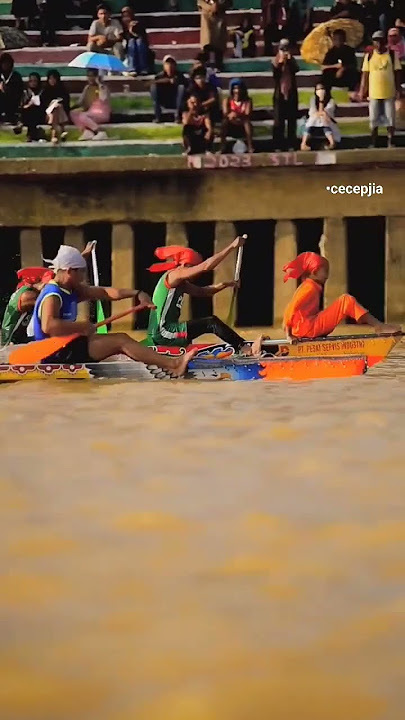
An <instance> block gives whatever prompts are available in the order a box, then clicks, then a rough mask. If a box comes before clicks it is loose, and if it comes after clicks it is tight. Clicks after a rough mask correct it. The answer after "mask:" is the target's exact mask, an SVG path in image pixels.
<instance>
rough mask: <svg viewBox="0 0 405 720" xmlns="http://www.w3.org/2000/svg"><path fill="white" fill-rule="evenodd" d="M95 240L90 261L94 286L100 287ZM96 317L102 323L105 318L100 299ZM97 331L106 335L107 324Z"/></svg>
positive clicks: (97, 304) (97, 302) (97, 303)
mask: <svg viewBox="0 0 405 720" xmlns="http://www.w3.org/2000/svg"><path fill="white" fill-rule="evenodd" d="M96 244H97V243H96V242H95V243H94V245H93V248H92V251H91V262H92V265H93V281H94V285H95V287H100V278H99V274H98V265H97V255H96ZM96 318H97V323H102V322H103V320H105V315H104V310H103V303H102V302H101V300H97V301H96ZM97 332H98V333H99V334H100V335H101V334H102V335H106V334H107V333H108V330H107V325H104V324H103V325H100V327H99V329H98V330H97Z"/></svg>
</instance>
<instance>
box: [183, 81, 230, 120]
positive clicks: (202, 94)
mask: <svg viewBox="0 0 405 720" xmlns="http://www.w3.org/2000/svg"><path fill="white" fill-rule="evenodd" d="M188 93H189V95H195V97H196V98H197V99H198V103H199V106H200V108H201V111H202V112H203V113H205V114H206V115H209V116H210V120H211V123H212V125H215V123H216V122H220V121H221V119H222V115H221V108H220V105H219V97H218V90H217V89H216V88H215V87H214V86H213V84H212V83H210V82H209V81H208V80H207V71H206V69H205V68H204V67H199V68H196V69H195V70H193V72H192V73H191V77H190V85H189V89H188Z"/></svg>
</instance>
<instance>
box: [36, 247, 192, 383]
mask: <svg viewBox="0 0 405 720" xmlns="http://www.w3.org/2000/svg"><path fill="white" fill-rule="evenodd" d="M52 267H53V269H54V271H55V277H54V280H52V282H50V283H48V284H47V285H46V286H45V287H44V288H43V289H42V290H41V292H40V294H39V296H38V298H37V301H36V303H35V308H34V314H33V319H34V336H35V340H43V339H44V338H49V337H63V336H66V335H73V334H76V333H78V334H79V335H80V337H78V338H76V339H75V340H72V341H71V342H70V343H68V344H67V345H66V347H64V348H61V349H60V350H58V351H57V352H55V353H53V354H52V355H48V357H46V358H43V359H42V362H46V363H50V364H52V363H56V364H58V363H63V364H66V363H72V364H75V363H86V362H100V361H101V360H105V359H106V358H108V357H110V356H111V355H118V354H121V353H122V354H123V355H127V356H128V357H130V358H131V359H132V360H138V361H140V362H144V363H146V364H148V365H157V366H158V367H160V368H162V369H163V370H167V371H168V372H170V373H172V374H173V375H183V374H184V372H185V371H186V369H187V365H188V362H189V361H190V359H191V358H192V357H193V356H194V355H195V353H196V350H192V351H190V352H188V353H185V355H182V356H181V357H180V358H171V357H168V356H165V355H159V354H158V353H156V352H155V351H154V350H152V349H151V348H148V347H145V346H144V345H141V344H140V343H138V342H136V341H135V340H133V339H132V338H131V337H130V336H129V335H127V334H126V333H110V334H109V335H96V333H95V330H96V328H95V326H94V325H93V324H92V323H90V322H89V321H87V320H85V321H78V320H77V306H78V303H80V302H86V301H94V300H112V301H114V300H124V299H126V298H134V300H138V301H139V302H140V303H141V304H149V303H151V299H150V297H149V295H147V294H146V293H144V292H142V291H140V290H125V289H124V290H120V289H116V288H105V287H92V286H90V285H86V284H85V272H86V261H85V259H84V258H83V257H82V255H81V254H80V252H79V251H78V250H76V248H74V247H70V246H69V245H62V246H61V247H60V248H59V251H58V254H57V256H56V258H55V259H54V260H53V262H52Z"/></svg>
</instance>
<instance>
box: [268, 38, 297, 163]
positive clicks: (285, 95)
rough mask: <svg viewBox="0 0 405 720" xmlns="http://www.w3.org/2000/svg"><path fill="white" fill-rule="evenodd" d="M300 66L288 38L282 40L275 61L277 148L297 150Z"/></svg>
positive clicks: (275, 140)
mask: <svg viewBox="0 0 405 720" xmlns="http://www.w3.org/2000/svg"><path fill="white" fill-rule="evenodd" d="M298 71H299V67H298V65H297V63H296V61H295V59H294V57H292V55H291V53H290V48H289V42H288V40H285V39H283V40H280V45H279V51H278V53H277V55H276V57H275V60H274V63H273V77H274V97H273V105H274V125H273V139H274V145H275V147H276V149H279V148H280V149H283V150H284V149H286V140H285V124H286V123H287V148H288V149H289V150H290V151H292V150H295V145H296V142H297V117H298V91H297V79H296V75H297V72H298Z"/></svg>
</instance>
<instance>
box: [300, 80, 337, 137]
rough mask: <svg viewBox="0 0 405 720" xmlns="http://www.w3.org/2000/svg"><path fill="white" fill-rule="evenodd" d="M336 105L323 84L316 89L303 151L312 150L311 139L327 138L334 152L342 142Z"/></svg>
mask: <svg viewBox="0 0 405 720" xmlns="http://www.w3.org/2000/svg"><path fill="white" fill-rule="evenodd" d="M335 113H336V103H335V101H334V100H333V99H332V97H331V94H330V91H329V90H327V89H326V88H325V86H324V85H323V84H322V83H318V84H317V85H316V88H315V95H314V96H313V97H312V98H311V102H310V105H309V112H308V120H307V121H306V123H305V129H304V133H303V136H302V142H301V150H310V149H311V148H310V146H309V145H308V140H309V138H310V137H311V138H318V139H319V138H326V140H327V141H328V146H329V149H330V150H332V149H333V148H334V147H335V144H336V143H337V142H340V132H339V128H338V125H337V122H336V120H335Z"/></svg>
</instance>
